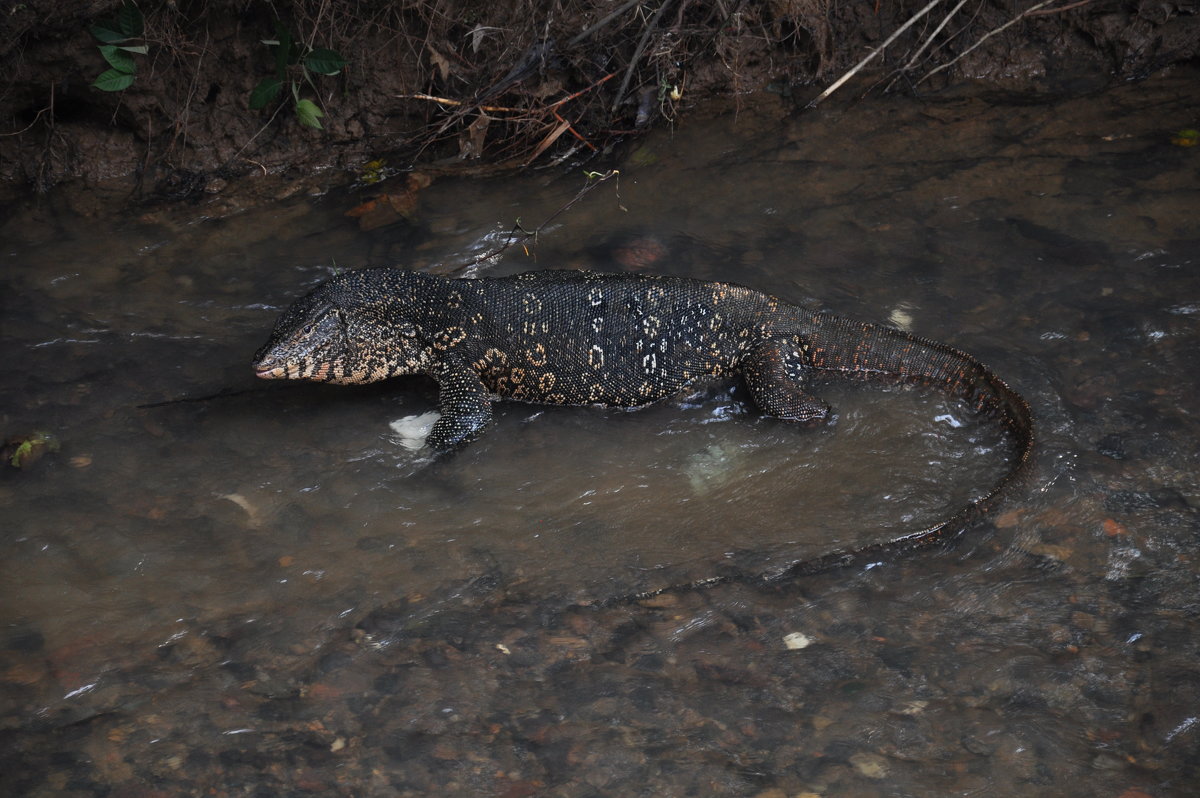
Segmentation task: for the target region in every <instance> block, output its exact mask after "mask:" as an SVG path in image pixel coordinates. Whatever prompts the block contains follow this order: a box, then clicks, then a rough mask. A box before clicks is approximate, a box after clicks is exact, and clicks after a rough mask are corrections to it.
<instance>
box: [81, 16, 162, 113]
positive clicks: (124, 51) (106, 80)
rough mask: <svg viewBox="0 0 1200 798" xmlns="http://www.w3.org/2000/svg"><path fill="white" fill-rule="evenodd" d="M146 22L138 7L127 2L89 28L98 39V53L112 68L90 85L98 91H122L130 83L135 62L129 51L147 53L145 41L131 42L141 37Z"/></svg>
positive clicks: (131, 83) (133, 74)
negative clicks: (108, 17) (104, 20)
mask: <svg viewBox="0 0 1200 798" xmlns="http://www.w3.org/2000/svg"><path fill="white" fill-rule="evenodd" d="M145 27H146V21H145V18H144V17H143V16H142V12H141V10H140V9H139V8H138V7H137V6H135V5H132V4H130V3H126V4H125V5H123V6H121V10H120V11H118V12H117V16H116V17H115V18H113V19H112V20H110V21H108V22H106V23H104V24H101V25H92V26H90V27H89V28H88V30H89V31H91V34H92V36H94V37H96V40H97V41H99V42H100V46H99V49H100V54H101V55H102V56H104V60H105V61H107V62H108V65H109V66H110V67H112V68H111V69H108V70H106V71H104V72H102V73H100V76H99V77H97V78H96V79H95V80H94V81H93V82H92V86H93V87H95V88H97V89H100V90H101V91H123V90H124V89H128V88H129V87H130V86H132V85H133V79H134V76H135V75H136V74H137V61H135V60H134V59H133V55H131V53H134V54H137V55H146V54H147V53H148V52H149V51H150V50H149V48H148V47H147V46H146V44H145V43H142V44H130V42H133V41H136V40H137V39H140V38H141V37H142V34H143V33H144V32H145Z"/></svg>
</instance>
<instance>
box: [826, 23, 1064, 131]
mask: <svg viewBox="0 0 1200 798" xmlns="http://www.w3.org/2000/svg"><path fill="white" fill-rule="evenodd" d="M1049 1H1050V0H1047V2H1049ZM940 2H942V0H930V3H929V5H927V6H925V7H924V8H922V9H921V10H920V11H918V12H917V13H916V14H914V15H913V16H912V17H911V18H910V19H909V20H908V22H905V23H904V24H903V25H901V26H900V27H899V28H898V29H897V30H896V32H895V33H893V34H892V35H891V36H889V37H888V38H887V41H885V42H884V43H883V44H881V45H879V46H878V47H876V48H875V49H874V50H872V51H871V53H870V54H869V55H868V56H867V57H866V58H864V59H863V60H861V61H859V62H858V63H857V64H855V65H854V66H853V67H851V69H850V71H849V72H847V73H846V74H845V75H842V76H841V77H840V78H838V79H837V80H836V81H834V83H833V85H832V86H830V87H829V88H828V89H826V90H825V91H823V92H821V93H820V94H819V95H817V98H816V99H815V100H813V101H812V102H810V103H809V104H808V106H807V107H808V108H815V107H816V105H817V103H819V102H821V100H824V99H825V98H826V97H828V96H829V95H831V94H833V93H834V92H835V91H837V90H838V89H840V88H841V87H842V84H843V83H845V82H846V81H848V80H850V78H852V77H854V76H855V75H857V74H858V72H859V70H861V69H862V68H863V67H865V66H866V65H867V64H869V63H871V61H873V60H874V59H875V57H876V56H878V55H879V54H880V53H882V52H883V51H884V50H886V49H887V46H888V45H889V44H891V43H892V42H894V41H896V39H897V38H898V37H899V36H900V34H902V33H904V31H906V30H908V29H909V28H911V27H912V26H913V24H914V23H916V21H917V20H919V19H920V18H921V17H923V16H925V15H926V14H928V13H929V12H930V11H932V10H933V7H934V6H936V5H937V4H938V3H940Z"/></svg>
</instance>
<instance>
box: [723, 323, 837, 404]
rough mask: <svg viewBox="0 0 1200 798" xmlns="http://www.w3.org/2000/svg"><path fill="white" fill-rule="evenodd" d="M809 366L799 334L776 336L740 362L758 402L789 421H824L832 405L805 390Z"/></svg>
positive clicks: (741, 369) (744, 375) (743, 374)
mask: <svg viewBox="0 0 1200 798" xmlns="http://www.w3.org/2000/svg"><path fill="white" fill-rule="evenodd" d="M807 370H808V369H807V366H806V365H805V363H804V354H803V349H802V347H801V342H800V340H799V339H797V338H772V339H770V340H768V341H766V342H764V343H762V344H760V345H759V346H757V347H755V349H754V350H753V351H752V352H751V353H750V354H749V355H748V356H747V357H745V358H744V359H743V360H742V362H741V364H740V366H739V371H741V374H742V377H743V378H744V379H745V380H746V387H747V388H749V389H750V395H751V396H753V397H754V403H755V404H757V405H758V406H759V408H760V409H761V410H762V411H763V412H764V413H766V414H767V415H769V416H774V417H775V418H780V419H783V420H785V421H820V420H822V419H825V418H828V417H829V414H830V408H829V405H827V404H825V402H823V401H821V400H820V399H818V398H817V397H815V396H813V395H812V394H810V393H809V392H808V391H806V390H804V387H803V386H804V381H805V378H806V376H807V375H806V372H807Z"/></svg>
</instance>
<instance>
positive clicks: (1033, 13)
mask: <svg viewBox="0 0 1200 798" xmlns="http://www.w3.org/2000/svg"><path fill="white" fill-rule="evenodd" d="M1091 3H1092V0H1079V2H1077V3H1069V4H1067V5H1065V6H1059V7H1058V8H1047V9H1043V10H1042V11H1027V12H1026V13H1025V16H1027V17H1048V16H1050V15H1051V14H1060V13H1062V12H1063V11H1070V10H1071V9H1072V8H1079V7H1080V6H1086V5H1090V4H1091Z"/></svg>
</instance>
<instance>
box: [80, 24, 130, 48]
mask: <svg viewBox="0 0 1200 798" xmlns="http://www.w3.org/2000/svg"><path fill="white" fill-rule="evenodd" d="M88 30H90V31H91V32H92V35H93V36H95V37H96V38H97V39H99V40H100V41H102V42H104V43H105V44H116V43H117V42H123V41H125V39H126V38H128V37H127V36H125V34H123V33H117V32H116V31H115V30H109V29H108V28H102V27H100V26H99V25H92V26H91V27H89V28H88Z"/></svg>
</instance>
